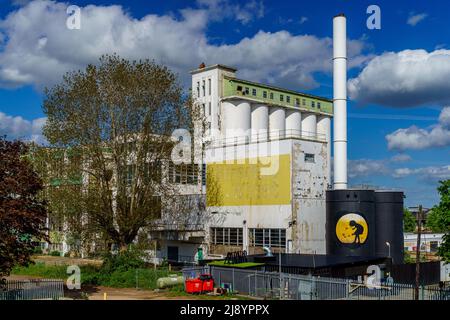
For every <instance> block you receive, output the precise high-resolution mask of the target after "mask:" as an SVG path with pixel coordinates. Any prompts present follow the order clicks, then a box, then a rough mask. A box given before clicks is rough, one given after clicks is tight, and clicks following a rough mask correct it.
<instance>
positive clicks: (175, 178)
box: [123, 162, 206, 185]
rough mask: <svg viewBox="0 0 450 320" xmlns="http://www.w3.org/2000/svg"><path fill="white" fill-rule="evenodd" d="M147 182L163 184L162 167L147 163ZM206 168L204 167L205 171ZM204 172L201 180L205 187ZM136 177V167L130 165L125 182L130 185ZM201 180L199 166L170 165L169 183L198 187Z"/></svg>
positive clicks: (124, 176)
mask: <svg viewBox="0 0 450 320" xmlns="http://www.w3.org/2000/svg"><path fill="white" fill-rule="evenodd" d="M144 170H145V171H144V180H145V181H157V182H161V180H162V172H161V166H159V165H155V164H152V163H147V164H146V166H145V169H144ZM205 170H206V166H205V165H204V166H203V171H205ZM203 171H202V175H201V179H202V183H203V185H206V173H205V172H203ZM134 177H135V166H133V165H128V166H127V170H126V172H125V174H124V175H123V179H124V182H125V183H126V184H128V185H130V184H131V183H132V182H133V179H134ZM198 180H199V165H198V164H180V165H175V164H174V163H173V162H170V163H169V173H168V181H169V183H177V184H193V185H196V184H197V183H198Z"/></svg>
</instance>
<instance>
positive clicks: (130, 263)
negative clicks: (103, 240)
mask: <svg viewBox="0 0 450 320" xmlns="http://www.w3.org/2000/svg"><path fill="white" fill-rule="evenodd" d="M144 267H145V261H144V253H143V252H142V251H140V250H135V249H131V250H127V251H124V252H120V253H118V254H115V255H112V254H108V255H107V256H105V257H104V259H103V265H102V268H101V271H102V273H107V274H111V273H113V272H114V271H128V270H132V269H139V268H144Z"/></svg>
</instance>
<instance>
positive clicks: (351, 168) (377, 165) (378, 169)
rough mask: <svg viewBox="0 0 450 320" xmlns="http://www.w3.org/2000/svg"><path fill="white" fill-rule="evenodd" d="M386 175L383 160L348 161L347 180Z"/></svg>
mask: <svg viewBox="0 0 450 320" xmlns="http://www.w3.org/2000/svg"><path fill="white" fill-rule="evenodd" d="M388 173H389V168H388V166H387V163H386V161H384V160H373V159H358V160H349V161H348V176H349V178H359V177H367V176H371V175H386V174H388Z"/></svg>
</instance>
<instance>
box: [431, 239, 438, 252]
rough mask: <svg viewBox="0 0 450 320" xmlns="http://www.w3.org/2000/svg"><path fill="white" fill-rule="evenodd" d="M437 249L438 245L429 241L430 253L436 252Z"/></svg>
mask: <svg viewBox="0 0 450 320" xmlns="http://www.w3.org/2000/svg"><path fill="white" fill-rule="evenodd" d="M438 247H439V243H438V242H437V241H430V251H431V252H437V251H438Z"/></svg>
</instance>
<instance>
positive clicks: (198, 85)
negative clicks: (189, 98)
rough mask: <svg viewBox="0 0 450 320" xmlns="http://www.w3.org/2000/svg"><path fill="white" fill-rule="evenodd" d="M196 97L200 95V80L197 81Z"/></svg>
mask: <svg viewBox="0 0 450 320" xmlns="http://www.w3.org/2000/svg"><path fill="white" fill-rule="evenodd" d="M197 97H200V82H197Z"/></svg>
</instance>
